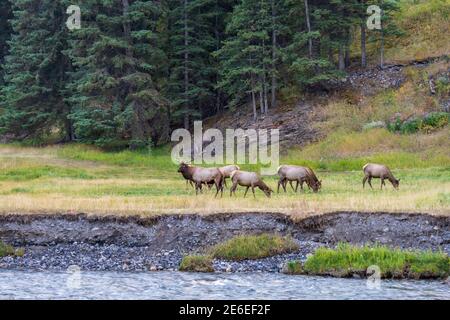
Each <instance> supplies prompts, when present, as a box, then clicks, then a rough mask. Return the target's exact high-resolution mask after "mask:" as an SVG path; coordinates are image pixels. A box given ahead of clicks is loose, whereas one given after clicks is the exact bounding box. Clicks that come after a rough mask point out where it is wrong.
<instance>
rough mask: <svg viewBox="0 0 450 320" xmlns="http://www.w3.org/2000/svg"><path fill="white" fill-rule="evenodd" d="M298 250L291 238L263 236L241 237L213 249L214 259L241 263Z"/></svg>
mask: <svg viewBox="0 0 450 320" xmlns="http://www.w3.org/2000/svg"><path fill="white" fill-rule="evenodd" d="M295 250H298V245H297V244H296V243H295V242H294V240H293V239H291V238H289V237H281V236H278V235H270V234H262V235H257V236H248V235H241V236H237V237H234V238H232V239H230V240H228V241H226V242H224V243H221V244H218V245H216V246H214V247H213V248H212V249H211V254H212V256H213V257H214V258H217V259H224V260H232V261H241V260H253V259H261V258H266V257H271V256H275V255H279V254H284V253H289V252H292V251H295Z"/></svg>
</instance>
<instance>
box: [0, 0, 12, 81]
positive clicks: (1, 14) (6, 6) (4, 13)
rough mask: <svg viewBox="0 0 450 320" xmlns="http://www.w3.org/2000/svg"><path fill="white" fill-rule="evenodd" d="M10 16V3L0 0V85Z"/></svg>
mask: <svg viewBox="0 0 450 320" xmlns="http://www.w3.org/2000/svg"><path fill="white" fill-rule="evenodd" d="M11 18H12V10H11V3H10V2H9V1H7V0H1V1H0V86H1V85H3V84H4V82H3V63H4V60H5V57H6V55H7V54H8V44H7V41H8V40H9V39H10V38H11V33H12V29H11V25H10V23H9V19H11Z"/></svg>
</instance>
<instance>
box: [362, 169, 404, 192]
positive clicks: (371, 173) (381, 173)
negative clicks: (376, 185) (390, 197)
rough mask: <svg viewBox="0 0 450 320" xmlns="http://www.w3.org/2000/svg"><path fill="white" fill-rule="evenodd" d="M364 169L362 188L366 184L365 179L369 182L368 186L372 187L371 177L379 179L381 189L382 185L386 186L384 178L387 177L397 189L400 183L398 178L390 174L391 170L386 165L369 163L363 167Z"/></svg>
mask: <svg viewBox="0 0 450 320" xmlns="http://www.w3.org/2000/svg"><path fill="white" fill-rule="evenodd" d="M363 171H364V179H363V188H365V186H366V181H368V182H369V186H370V187H371V188H372V189H373V187H372V178H377V179H381V190H383V186H386V182H385V181H384V180H386V179H388V180H389V181H390V182H391V183H392V185H393V186H394V188H395V189H397V190H398V187H399V185H400V179H398V180H397V179H396V178H395V177H394V175H393V174H392V172H391V170H389V168H388V167H386V166H384V165H382V164H375V163H369V164H366V165H365V166H364V167H363Z"/></svg>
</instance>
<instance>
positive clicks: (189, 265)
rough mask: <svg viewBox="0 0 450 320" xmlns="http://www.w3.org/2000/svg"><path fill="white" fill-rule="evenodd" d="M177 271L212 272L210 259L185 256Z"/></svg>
mask: <svg viewBox="0 0 450 320" xmlns="http://www.w3.org/2000/svg"><path fill="white" fill-rule="evenodd" d="M179 270H180V271H184V272H214V268H213V263H212V258H211V257H210V256H202V255H191V256H186V257H184V258H183V260H182V261H181V264H180V267H179Z"/></svg>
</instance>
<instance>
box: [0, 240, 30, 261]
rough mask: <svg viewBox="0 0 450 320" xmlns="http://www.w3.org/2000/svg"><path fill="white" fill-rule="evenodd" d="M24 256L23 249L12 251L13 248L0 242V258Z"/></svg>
mask: <svg viewBox="0 0 450 320" xmlns="http://www.w3.org/2000/svg"><path fill="white" fill-rule="evenodd" d="M24 254H25V251H24V249H23V248H19V249H14V247H13V246H10V245H9V244H6V243H4V242H2V241H0V258H2V257H6V256H16V257H22V256H23V255H24Z"/></svg>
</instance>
